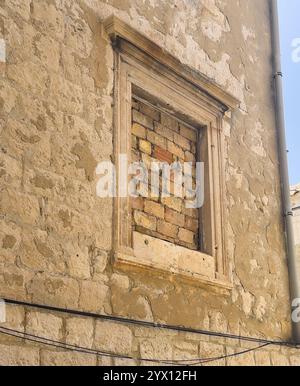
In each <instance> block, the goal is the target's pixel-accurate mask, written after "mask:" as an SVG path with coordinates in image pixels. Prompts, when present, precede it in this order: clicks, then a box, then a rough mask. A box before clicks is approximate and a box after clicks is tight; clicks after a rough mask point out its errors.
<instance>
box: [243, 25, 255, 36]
mask: <svg viewBox="0 0 300 386" xmlns="http://www.w3.org/2000/svg"><path fill="white" fill-rule="evenodd" d="M242 34H243V37H244V39H245V40H248V39H255V36H256V35H255V33H254V31H253V30H252V29H251V28H247V27H246V26H244V25H243V27H242Z"/></svg>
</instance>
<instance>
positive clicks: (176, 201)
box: [161, 197, 182, 212]
mask: <svg viewBox="0 0 300 386" xmlns="http://www.w3.org/2000/svg"><path fill="white" fill-rule="evenodd" d="M161 202H162V203H163V204H164V205H165V206H167V207H168V208H170V209H173V210H175V211H176V212H181V210H182V199H181V198H179V197H165V198H162V200H161Z"/></svg>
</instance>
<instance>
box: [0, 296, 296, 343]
mask: <svg viewBox="0 0 300 386" xmlns="http://www.w3.org/2000/svg"><path fill="white" fill-rule="evenodd" d="M3 300H4V302H6V303H8V304H11V305H19V306H24V307H31V308H37V309H42V310H47V311H53V312H58V313H67V314H70V315H77V316H83V317H90V318H94V319H101V320H108V321H114V322H118V323H125V324H132V325H138V326H145V327H149V328H159V329H165V330H173V331H178V332H187V333H192V334H198V335H204V336H214V337H219V338H227V339H232V340H241V341H245V342H253V343H259V344H272V345H278V346H289V347H296V348H297V347H298V346H297V345H295V344H293V343H291V342H287V341H275V340H274V341H273V340H268V339H260V338H252V337H246V336H242V335H234V334H227V333H219V332H211V331H206V330H198V329H193V328H187V327H182V326H172V325H166V324H158V323H153V322H147V321H142V320H135V319H128V318H123V317H119V316H113V315H99V314H94V313H91V312H83V311H77V310H71V309H66V308H58V307H52V306H47V305H41V304H34V303H28V302H22V301H18V300H11V299H3Z"/></svg>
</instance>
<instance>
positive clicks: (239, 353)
mask: <svg viewBox="0 0 300 386" xmlns="http://www.w3.org/2000/svg"><path fill="white" fill-rule="evenodd" d="M268 346H271V343H266V344H262V345H260V346H258V347H254V348H252V349H248V350H244V351H239V352H237V353H234V354H228V355H223V356H220V357H218V358H217V357H216V358H208V359H204V360H203V361H202V362H198V363H195V364H193V366H197V365H198V364H200V363H201V364H207V363H212V362H216V361H219V360H222V359H228V358H234V357H237V356H241V355H245V354H248V353H249V352H253V351H257V350H260V349H262V348H264V347H268Z"/></svg>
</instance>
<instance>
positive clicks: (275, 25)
mask: <svg viewBox="0 0 300 386" xmlns="http://www.w3.org/2000/svg"><path fill="white" fill-rule="evenodd" d="M271 7H272V38H273V53H274V70H275V73H274V83H275V94H276V119H277V135H278V154H279V163H280V174H281V190H282V202H283V212H284V219H285V236H286V247H287V259H288V269H289V286H290V297H291V314H293V312H294V307H293V305H292V303H293V301H294V300H295V299H300V280H299V276H300V275H298V273H297V266H296V251H295V239H294V228H293V211H292V207H291V199H290V183H289V172H288V157H287V145H286V132H285V119H284V118H285V117H284V103H283V87H282V68H281V49H280V34H279V16H278V2H277V0H271ZM292 326H293V342H294V343H296V344H300V322H299V323H297V322H296V321H293V318H292Z"/></svg>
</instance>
